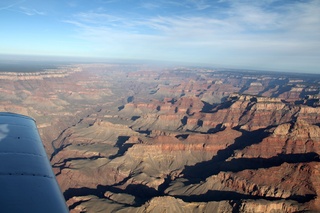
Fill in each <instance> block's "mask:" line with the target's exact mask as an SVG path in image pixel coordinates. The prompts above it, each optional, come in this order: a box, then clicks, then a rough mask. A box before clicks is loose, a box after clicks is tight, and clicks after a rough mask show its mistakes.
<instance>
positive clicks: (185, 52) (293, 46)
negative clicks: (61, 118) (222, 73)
mask: <svg viewBox="0 0 320 213" xmlns="http://www.w3.org/2000/svg"><path fill="white" fill-rule="evenodd" d="M220 2H222V1H220ZM167 3H168V1H167ZM216 3H217V2H216ZM222 3H229V5H228V7H224V8H221V10H222V9H223V10H224V11H223V12H221V11H220V12H219V13H214V12H212V13H211V14H210V15H208V13H206V14H205V15H201V14H198V15H197V14H193V15H184V16H182V15H167V16H164V15H162V16H159V15H154V16H148V17H144V18H141V16H139V17H140V18H132V16H130V17H127V16H125V15H123V16H117V15H113V14H107V13H95V12H92V11H91V12H87V13H78V14H76V15H74V16H73V18H72V19H70V20H68V21H66V22H67V23H69V24H72V25H74V27H75V28H76V32H77V33H78V36H79V37H81V39H84V40H88V41H92V42H95V43H97V44H99V50H100V51H101V52H103V51H104V50H103V49H104V48H105V49H107V52H108V51H109V50H111V49H112V50H116V51H118V54H119V55H121V50H123V51H125V53H126V54H127V55H129V56H135V57H136V55H137V52H135V51H138V50H139V51H138V52H139V54H140V57H142V58H143V57H152V56H154V57H162V58H164V57H167V58H170V57H171V58H172V57H176V58H179V57H180V58H188V60H190V59H192V60H195V61H201V60H203V61H205V60H209V59H210V57H213V56H215V57H214V58H215V60H220V61H225V62H226V63H228V62H227V61H229V62H230V61H231V62H230V63H238V64H241V63H249V64H250V63H253V62H252V60H256V61H258V62H259V63H261V64H268V63H267V62H265V63H263V60H270V59H274V58H277V61H278V64H274V65H273V67H276V66H278V67H281V64H280V63H283V64H290V63H289V62H290V60H292V58H295V59H294V60H296V58H299V57H300V58H303V59H304V61H305V63H310V64H312V63H313V64H316V63H317V62H315V60H314V58H315V57H314V56H315V55H317V56H319V55H320V53H319V49H320V41H319V39H320V36H319V35H320V28H319V26H320V17H319V14H320V2H319V1H308V2H295V3H290V4H287V5H279V6H277V7H271V6H270V5H271V4H275V3H276V0H262V1H259V3H254V4H251V3H252V2H251V1H250V2H249V1H236V0H235V1H231V0H225V1H223V2H222ZM202 4H203V5H206V2H203V3H202ZM200 8H201V7H200V6H199V9H200ZM202 8H205V6H203V7H202ZM207 9H209V10H210V9H212V7H211V6H210V7H207ZM154 50H157V51H156V52H155V51H154ZM200 52H201V54H200V55H203V56H202V58H200V57H199V56H196V55H197V54H198V55H199V53H200ZM115 54H116V53H115ZM130 54H131V55H130ZM195 54H196V55H195ZM301 66H302V65H301ZM269 67H272V65H269ZM266 68H268V67H266Z"/></svg>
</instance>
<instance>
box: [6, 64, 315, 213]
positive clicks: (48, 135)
mask: <svg viewBox="0 0 320 213" xmlns="http://www.w3.org/2000/svg"><path fill="white" fill-rule="evenodd" d="M69 69H70V70H64V68H63V69H61V70H60V71H59V70H57V71H56V72H51V71H50V72H49V71H48V72H47V73H46V72H45V73H42V74H34V73H33V74H30V73H27V74H25V75H22V74H8V73H3V74H2V75H0V78H1V79H0V81H1V88H0V92H1V93H0V96H1V105H0V108H1V109H2V110H3V111H11V112H17V113H23V114H26V115H30V116H32V117H34V118H35V119H36V120H37V125H38V127H39V131H40V133H41V136H42V139H43V141H44V144H45V146H46V150H47V153H48V154H49V157H50V159H51V163H52V165H53V169H54V172H55V173H56V176H57V180H58V182H59V184H60V185H61V189H62V191H63V193H64V196H65V198H66V199H67V200H68V205H69V208H70V210H71V212H98V211H104V212H112V211H119V212H128V211H130V212H163V211H170V212H171V211H174V212H295V211H296V212H298V211H306V210H319V209H320V201H319V199H318V195H319V193H320V191H319V190H320V181H319V177H320V176H319V172H320V170H319V168H320V167H319V161H320V160H319V146H318V143H319V142H320V129H319V123H320V117H319V114H320V112H319V106H320V104H319V96H318V93H319V81H317V79H319V78H316V77H308V76H307V77H306V76H298V75H291V74H286V75H284V74H277V73H258V74H257V73H253V72H243V71H237V72H234V71H227V70H223V71H219V70H210V69H203V68H192V69H189V68H176V69H169V70H157V71H147V70H150V68H146V67H145V66H138V65H124V64H122V65H115V64H107V65H105V64H96V65H94V64H87V65H76V66H74V67H73V68H72V69H71V67H70V68H69ZM73 69H75V70H76V71H74V70H73Z"/></svg>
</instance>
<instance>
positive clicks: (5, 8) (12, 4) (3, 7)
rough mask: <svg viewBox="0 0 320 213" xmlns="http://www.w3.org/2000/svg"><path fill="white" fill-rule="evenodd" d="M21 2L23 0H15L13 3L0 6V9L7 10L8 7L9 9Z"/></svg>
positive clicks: (23, 0)
mask: <svg viewBox="0 0 320 213" xmlns="http://www.w3.org/2000/svg"><path fill="white" fill-rule="evenodd" d="M23 2H25V0H22V1H17V2H15V3H11V4H7V5H5V6H0V10H8V9H10V8H12V7H14V6H16V5H18V4H21V3H23Z"/></svg>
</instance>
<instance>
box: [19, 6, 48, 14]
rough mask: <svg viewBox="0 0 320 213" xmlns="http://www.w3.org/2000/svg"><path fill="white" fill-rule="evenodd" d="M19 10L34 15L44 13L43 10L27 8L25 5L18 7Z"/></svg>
mask: <svg viewBox="0 0 320 213" xmlns="http://www.w3.org/2000/svg"><path fill="white" fill-rule="evenodd" d="M20 12H21V13H23V14H25V15H28V16H34V15H46V13H45V12H42V11H38V10H36V9H34V8H27V7H20Z"/></svg>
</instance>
